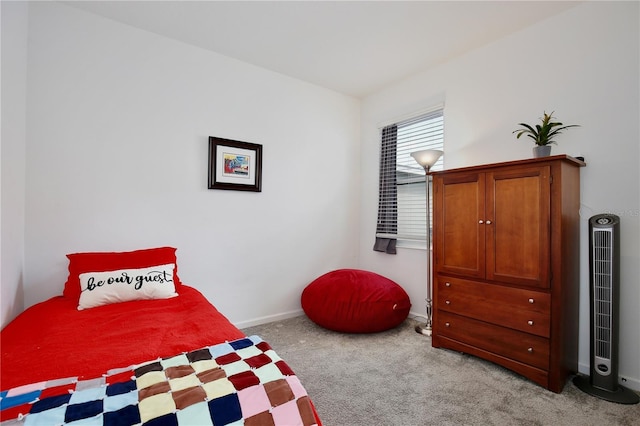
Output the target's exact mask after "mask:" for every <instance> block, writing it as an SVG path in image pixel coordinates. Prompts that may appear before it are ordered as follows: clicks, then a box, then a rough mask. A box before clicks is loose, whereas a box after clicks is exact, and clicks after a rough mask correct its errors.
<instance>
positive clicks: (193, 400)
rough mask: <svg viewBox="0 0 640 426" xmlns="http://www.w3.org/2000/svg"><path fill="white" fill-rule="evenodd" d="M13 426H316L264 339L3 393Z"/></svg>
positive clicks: (4, 415)
mask: <svg viewBox="0 0 640 426" xmlns="http://www.w3.org/2000/svg"><path fill="white" fill-rule="evenodd" d="M0 420H1V422H0V424H1V425H2V426H8V425H73V426H84V425H123V426H124V425H140V424H143V425H176V426H177V425H197V426H206V425H216V426H217V425H234V426H237V425H248V426H252V425H256V426H257V425H261V426H262V425H287V426H293V425H305V426H307V425H314V424H316V423H317V420H316V418H315V416H314V411H313V408H312V405H311V401H310V400H309V397H308V396H307V393H306V391H305V389H304V387H303V386H302V385H301V384H300V381H299V380H298V378H297V377H296V375H295V374H294V373H293V371H292V370H291V369H290V368H289V366H288V365H287V364H286V363H285V362H284V361H283V360H282V359H281V358H280V357H279V356H278V355H277V354H276V353H275V352H274V350H273V349H272V348H271V347H270V346H269V344H268V343H267V342H265V341H263V340H262V339H261V338H260V337H258V336H251V337H247V338H243V339H239V340H234V341H232V342H228V343H221V344H218V345H214V346H210V347H207V348H203V349H199V350H196V351H192V352H188V353H183V354H179V355H176V356H173V357H170V358H163V359H159V360H153V361H150V362H145V363H142V364H138V365H135V366H132V367H127V368H121V369H116V370H111V371H109V372H107V373H106V374H104V375H102V376H101V377H98V378H95V379H91V380H79V379H78V378H66V379H58V380H50V381H46V382H40V383H34V384H31V385H25V386H20V387H17V388H14V389H11V390H7V391H3V392H0Z"/></svg>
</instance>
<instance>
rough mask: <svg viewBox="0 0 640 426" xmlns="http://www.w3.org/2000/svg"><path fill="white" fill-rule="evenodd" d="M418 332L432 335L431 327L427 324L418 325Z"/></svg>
mask: <svg viewBox="0 0 640 426" xmlns="http://www.w3.org/2000/svg"><path fill="white" fill-rule="evenodd" d="M416 333H420V334H424V335H425V336H431V327H429V326H428V325H427V324H418V325H416Z"/></svg>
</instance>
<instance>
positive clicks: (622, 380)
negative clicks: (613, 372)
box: [578, 363, 640, 392]
mask: <svg viewBox="0 0 640 426" xmlns="http://www.w3.org/2000/svg"><path fill="white" fill-rule="evenodd" d="M578 372H579V373H582V374H584V375H585V376H588V375H590V374H591V366H590V365H589V364H584V363H578ZM618 383H619V384H621V385H622V386H624V387H625V388H628V389H632V390H634V391H636V392H640V379H637V378H633V377H626V376H624V377H623V376H619V377H618Z"/></svg>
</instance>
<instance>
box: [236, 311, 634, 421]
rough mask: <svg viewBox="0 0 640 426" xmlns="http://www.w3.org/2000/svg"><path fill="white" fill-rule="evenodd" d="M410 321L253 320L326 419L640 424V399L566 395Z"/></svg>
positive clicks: (252, 330)
mask: <svg viewBox="0 0 640 426" xmlns="http://www.w3.org/2000/svg"><path fill="white" fill-rule="evenodd" d="M416 324H417V322H416V321H414V320H413V319H407V320H406V321H405V322H404V323H403V324H401V325H400V326H399V327H397V328H395V329H392V330H388V331H385V332H382V333H374V334H344V333H338V332H333V331H330V330H326V329H323V328H321V327H319V326H317V325H316V324H314V323H313V322H311V321H310V320H309V319H308V318H307V317H305V316H300V317H296V318H291V319H287V320H283V321H277V322H273V323H270V324H264V325H259V326H254V327H249V328H245V329H244V330H243V331H244V332H245V333H246V334H247V335H252V334H257V335H259V336H261V337H262V338H264V339H265V340H266V341H267V342H269V343H270V344H271V346H272V347H273V348H274V350H275V351H276V352H277V353H278V354H279V355H280V356H281V357H282V358H284V359H285V361H286V362H287V363H288V364H289V366H290V367H291V368H292V369H293V371H294V372H295V373H296V374H297V375H298V376H299V377H300V379H301V380H302V383H303V384H304V386H305V388H306V389H307V392H308V393H309V395H310V397H311V399H312V400H313V402H314V404H315V406H316V409H317V411H318V414H319V415H320V418H321V419H322V421H323V424H324V425H325V426H359V425H367V426H395V425H398V426H413V425H416V426H423V425H500V426H502V425H576V426H578V425H580V426H583V425H594V426H603V425H628V426H631V425H640V405H638V404H636V405H624V404H616V403H612V402H607V401H604V400H602V399H599V398H596V397H593V396H591V395H588V394H586V393H584V392H582V391H580V390H579V389H578V388H576V387H575V386H574V385H573V383H572V382H571V381H570V380H569V381H568V382H567V384H566V385H565V388H564V390H563V392H562V393H560V394H556V393H553V392H550V391H548V390H546V389H545V388H543V387H541V386H538V385H536V384H535V383H533V382H531V381H529V380H527V379H525V378H523V377H521V376H519V375H517V374H515V373H513V372H511V371H509V370H507V369H504V368H502V367H500V366H498V365H495V364H493V363H490V362H487V361H484V360H481V359H479V358H476V357H473V356H469V355H465V354H461V353H459V352H455V351H450V350H445V349H434V348H432V347H431V338H430V337H428V336H423V335H421V334H418V333H416V332H415V330H414V327H415V325H416Z"/></svg>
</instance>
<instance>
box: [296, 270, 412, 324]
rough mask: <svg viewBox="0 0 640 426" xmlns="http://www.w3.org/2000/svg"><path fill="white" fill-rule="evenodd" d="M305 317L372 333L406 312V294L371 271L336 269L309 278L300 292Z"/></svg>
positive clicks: (406, 314)
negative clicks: (313, 278) (311, 278)
mask: <svg viewBox="0 0 640 426" xmlns="http://www.w3.org/2000/svg"><path fill="white" fill-rule="evenodd" d="M301 302H302V309H303V310H304V312H305V314H306V315H307V316H308V317H309V319H310V320H311V321H313V322H315V323H316V324H318V325H320V326H322V327H324V328H328V329H330V330H335V331H342V332H346V333H374V332H378V331H383V330H388V329H390V328H393V327H396V326H398V325H399V324H400V323H402V322H403V321H404V320H405V319H406V318H407V316H408V315H409V309H410V308H411V302H410V301H409V296H408V295H407V293H406V292H405V291H404V289H403V288H402V287H400V286H399V285H398V284H397V283H395V282H394V281H392V280H390V279H389V278H386V277H383V276H382V275H378V274H376V273H373V272H368V271H362V270H359V269H339V270H336V271H332V272H328V273H326V274H324V275H322V276H320V277H318V278H316V279H315V280H313V281H312V282H311V283H310V284H309V285H308V286H307V287H306V288H305V289H304V291H303V292H302V297H301Z"/></svg>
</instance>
